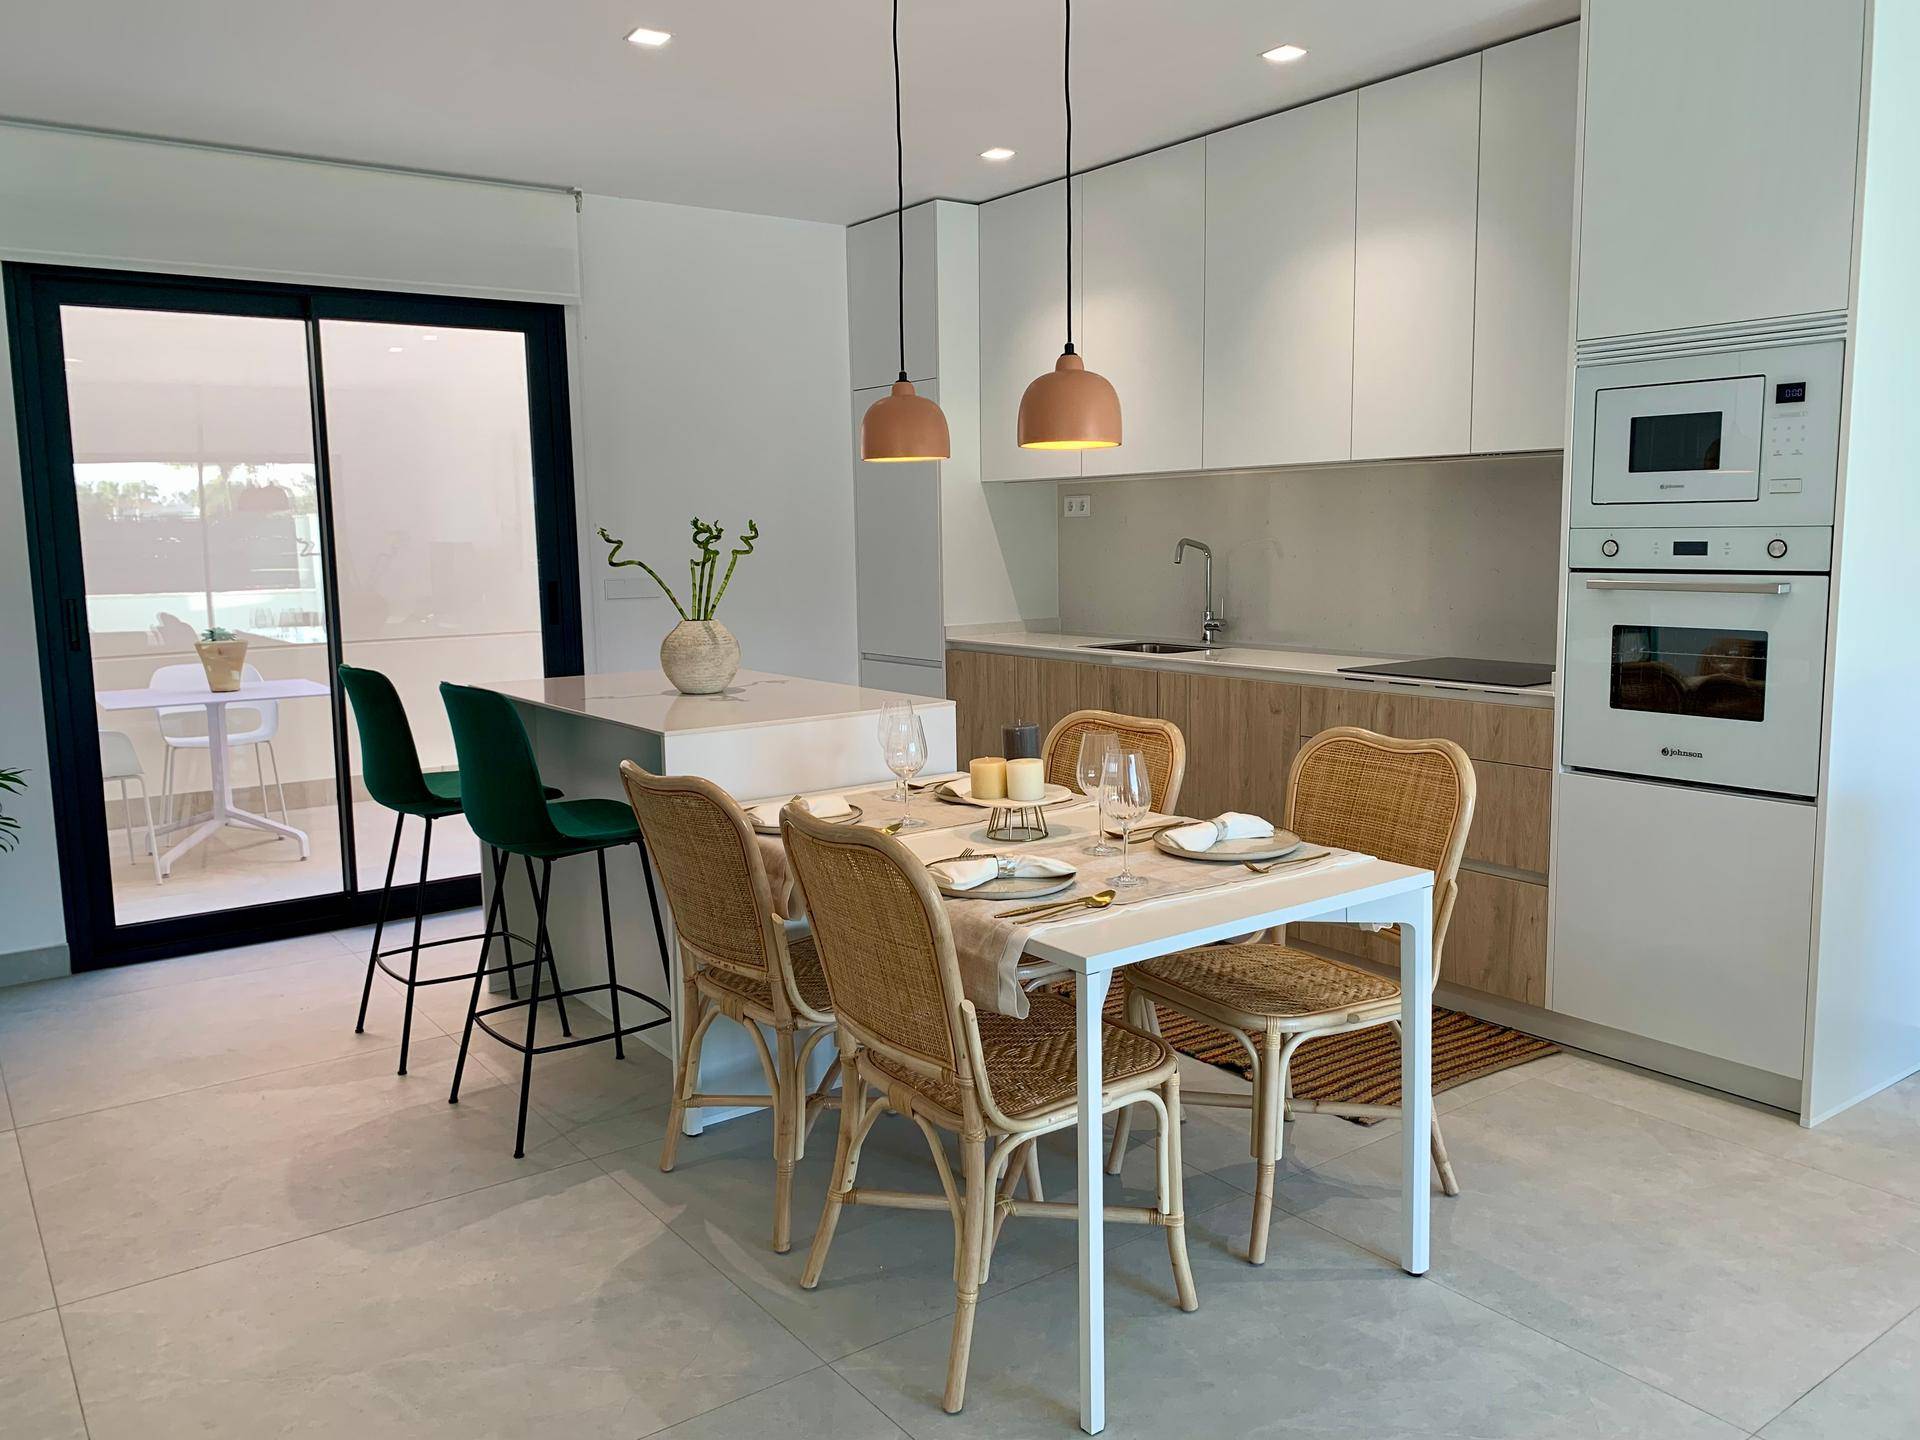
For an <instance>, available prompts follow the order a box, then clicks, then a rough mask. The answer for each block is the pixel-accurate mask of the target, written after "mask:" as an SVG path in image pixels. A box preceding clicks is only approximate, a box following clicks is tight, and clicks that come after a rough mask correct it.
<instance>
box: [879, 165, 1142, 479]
mask: <svg viewBox="0 0 1920 1440" xmlns="http://www.w3.org/2000/svg"><path fill="white" fill-rule="evenodd" d="M1073 184H1074V229H1075V230H1076V231H1077V232H1082V233H1084V226H1083V225H1082V224H1081V198H1082V195H1083V193H1084V184H1083V182H1082V181H1081V180H1080V179H1078V178H1076V179H1075V180H1074V182H1073ZM1066 203H1067V202H1066V191H1065V189H1064V188H1063V182H1061V181H1059V180H1055V181H1054V182H1053V183H1052V184H1050V185H1038V186H1035V187H1034V188H1033V189H1031V190H1022V191H1021V192H1020V193H1019V194H1018V195H1008V196H1006V197H1005V198H1004V199H1000V200H993V201H989V202H988V203H987V204H985V205H982V206H981V207H980V478H981V479H982V480H1057V479H1063V478H1071V477H1073V476H1076V475H1078V474H1079V473H1080V453H1081V452H1079V451H1075V450H1022V449H1021V448H1020V444H1019V440H1018V425H1019V419H1020V397H1021V396H1022V395H1023V394H1025V393H1026V389H1027V385H1028V384H1029V383H1030V382H1031V381H1032V380H1033V378H1034V377H1035V376H1037V375H1040V374H1042V373H1044V372H1046V371H1048V370H1051V369H1052V368H1053V362H1054V361H1056V360H1058V359H1059V358H1060V347H1061V346H1062V345H1063V344H1065V343H1066V338H1067V217H1066ZM1079 240H1080V235H1079V234H1076V235H1075V236H1074V241H1075V243H1074V268H1075V269H1076V270H1080V269H1083V268H1084V267H1083V266H1082V264H1081V247H1080V244H1079ZM1073 293H1074V301H1075V305H1074V322H1075V323H1074V331H1075V333H1076V334H1077V333H1078V332H1079V330H1080V324H1079V321H1080V318H1081V307H1080V304H1079V300H1080V277H1079V275H1077V274H1076V275H1075V277H1074V287H1073ZM1075 348H1076V349H1077V348H1078V346H1077V344H1076V347H1075ZM1095 368H1098V367H1095ZM888 378H889V379H891V378H892V377H891V376H889V377H888ZM1125 404H1126V399H1125V397H1124V396H1123V397H1121V405H1122V407H1123V409H1122V414H1123V415H1124V414H1125V410H1124V406H1125Z"/></svg>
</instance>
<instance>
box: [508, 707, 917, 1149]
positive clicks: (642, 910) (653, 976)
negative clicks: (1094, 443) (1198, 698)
mask: <svg viewBox="0 0 1920 1440" xmlns="http://www.w3.org/2000/svg"><path fill="white" fill-rule="evenodd" d="M481 688H482V689H486V690H492V691H495V692H496V693H498V694H501V695H505V696H506V697H507V698H508V699H510V700H512V701H513V702H514V706H515V708H516V709H517V710H518V711H519V712H520V718H521V721H522V722H523V723H524V724H525V725H526V728H527V735H528V738H529V739H530V740H531V741H532V742H533V753H534V757H535V758H536V760H538V762H539V765H540V774H541V778H543V779H544V780H545V781H546V783H547V784H549V785H556V786H558V787H560V789H562V790H564V791H565V792H566V794H567V795H568V796H569V797H571V798H576V799H577V798H582V797H588V796H599V797H603V798H607V799H616V800H619V801H620V802H621V803H623V804H624V803H625V802H626V792H625V790H624V789H623V788H622V786H621V783H620V762H621V761H622V760H632V761H633V762H634V763H635V764H637V765H640V766H642V767H643V768H645V769H647V770H651V771H653V772H654V773H655V774H664V775H699V776H701V777H703V778H705V779H707V780H711V781H712V782H713V783H714V784H716V785H718V786H720V787H721V788H722V789H724V790H726V791H727V792H728V793H729V794H731V795H733V796H735V797H737V798H739V799H741V800H745V801H750V800H758V799H763V798H765V797H768V796H779V795H793V794H797V793H799V792H801V791H815V790H832V789H842V788H845V787H849V786H854V785H871V784H874V783H877V782H881V781H884V780H886V779H888V778H889V777H888V774H887V770H886V767H885V765H884V764H883V763H882V761H881V757H880V745H879V740H878V738H877V733H876V726H877V722H878V718H879V715H880V713H881V711H882V710H884V709H885V708H886V706H887V704H888V702H889V701H894V700H900V699H911V700H912V701H913V703H914V708H915V710H916V712H917V713H918V714H919V715H920V717H921V720H922V723H923V724H924V725H925V727H926V732H927V752H928V753H927V766H926V770H927V773H929V774H936V773H939V772H941V771H946V770H951V769H953V768H954V704H953V702H952V701H951V700H933V699H928V698H926V697H925V696H901V695H896V694H894V693H893V692H891V691H887V690H872V689H867V688H865V687H862V686H858V685H840V684H835V683H832V682H830V681H823V680H808V679H802V678H800V677H798V676H792V675H772V674H764V673H762V672H759V671H754V670H742V671H741V672H740V673H739V674H738V675H736V676H735V677H734V680H733V683H732V684H731V685H729V686H728V687H727V688H726V689H725V690H724V691H722V692H721V693H720V694H718V695H682V694H680V693H679V691H677V690H675V689H674V687H673V685H672V683H671V682H670V681H669V680H668V679H667V677H666V676H665V675H664V674H662V673H661V672H660V671H658V670H643V671H636V672H632V673H628V674H611V675H564V676H552V677H547V678H543V679H534V680H508V681H494V682H489V683H487V684H485V685H483V686H482V687H481ZM508 873H509V876H510V879H509V883H508V887H507V905H508V908H509V912H510V914H512V915H513V916H514V917H515V918H516V920H517V922H518V923H516V925H515V926H514V929H515V931H516V933H518V934H522V935H531V934H532V933H533V926H532V917H533V904H532V898H531V896H530V895H529V894H528V892H527V886H526V877H525V874H524V873H521V872H516V871H514V870H512V869H510V870H509V872H508ZM483 878H487V881H488V884H489V887H490V885H491V881H490V877H483ZM608 879H609V881H610V882H611V884H610V891H611V899H612V906H613V924H614V945H615V954H616V961H617V965H618V969H619V979H620V983H622V984H623V985H629V986H632V987H633V988H634V989H636V990H641V991H644V992H646V993H647V994H651V995H657V996H659V997H660V998H661V999H662V1000H663V1001H665V1002H666V1003H667V1004H668V1006H669V1007H670V1008H671V1007H674V1006H675V1001H676V998H677V997H678V995H679V993H680V988H679V973H678V970H677V969H672V970H670V971H666V972H663V968H662V965H661V959H660V950H659V945H658V943H657V942H656V940H655V938H654V927H653V917H652V915H651V914H650V913H649V910H648V905H647V889H646V886H645V885H644V884H643V883H642V879H641V874H640V865H639V861H638V858H637V857H636V856H634V855H632V854H631V853H628V854H625V855H622V854H619V853H615V854H612V855H609V856H608ZM491 899H492V896H491V890H490V888H489V893H488V895H487V900H488V901H489V902H490V901H491ZM660 908H661V915H660V918H661V921H662V923H663V925H664V926H665V929H666V935H667V942H668V948H669V949H670V950H671V949H672V948H673V944H672V936H673V917H672V916H671V915H670V914H669V913H668V912H667V907H666V899H665V897H664V896H662V897H661V899H660ZM548 923H549V927H550V929H551V932H552V936H553V949H554V958H555V960H556V961H557V962H558V965H559V968H560V978H561V982H562V983H563V984H564V985H566V986H568V987H569V988H571V987H573V986H576V985H591V984H596V983H598V982H600V981H602V980H604V979H605V975H606V954H605V945H604V941H603V939H602V930H601V918H600V888H599V882H598V878H597V873H596V871H595V869H594V867H593V865H592V864H591V863H589V862H587V861H583V860H563V861H560V862H559V863H558V864H556V865H555V866H554V868H553V898H552V901H551V905H550V910H549V920H548ZM669 973H670V974H671V982H670V983H669V980H668V978H667V976H668V974H669ZM496 988H501V989H503V988H504V983H503V982H499V981H497V982H496ZM679 1024H680V1015H679V1012H678V1010H677V1008H676V1009H675V1013H674V1024H673V1026H672V1027H664V1026H663V1027H660V1028H658V1029H655V1030H651V1031H647V1032H645V1038H646V1039H647V1041H648V1043H650V1044H652V1045H653V1046H654V1047H655V1048H656V1049H659V1050H661V1051H662V1052H664V1053H666V1054H669V1055H671V1054H673V1053H675V1049H676V1047H677V1044H678V1035H679ZM828 1048H829V1047H822V1055H821V1057H820V1058H821V1062H822V1064H823V1065H824V1063H825V1062H826V1060H827V1058H828V1057H827V1055H826V1054H825V1051H826V1050H827V1049H828ZM700 1070H701V1077H702V1078H701V1081H700V1088H701V1089H702V1090H710V1091H714V1092H719V1093H727V1092H735V1093H743V1094H744V1093H754V1092H758V1091H761V1090H763V1089H764V1088H765V1079H764V1077H763V1075H762V1073H761V1070H760V1062H759V1059H758V1058H757V1056H756V1054H755V1052H754V1049H753V1042H752V1040H751V1038H750V1037H748V1036H747V1034H746V1033H745V1032H744V1031H742V1030H741V1029H740V1028H739V1027H738V1026H731V1025H721V1026H716V1027H715V1028H714V1029H713V1030H712V1031H711V1032H709V1034H708V1037H707V1041H706V1045H705V1049H704V1051H703V1053H702V1056H701V1064H700ZM534 1083H535V1085H536V1086H537V1085H538V1084H539V1077H538V1075H537V1074H536V1076H535V1081H534ZM662 1098H663V1099H664V1098H665V1097H664V1096H663V1097H662ZM738 1113H741V1112H739V1111H723V1110H707V1111H703V1112H695V1113H694V1114H691V1115H689V1117H688V1123H687V1127H686V1129H687V1133H688V1134H698V1133H699V1132H700V1129H701V1126H702V1122H703V1121H704V1122H705V1123H708V1124H711V1123H713V1122H715V1121H717V1120H721V1119H725V1118H727V1116H728V1115H729V1114H738Z"/></svg>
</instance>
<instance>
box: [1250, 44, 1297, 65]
mask: <svg viewBox="0 0 1920 1440" xmlns="http://www.w3.org/2000/svg"><path fill="white" fill-rule="evenodd" d="M1306 54H1307V51H1306V47H1305V46H1302V45H1276V46H1274V47H1273V49H1271V50H1262V51H1261V52H1260V58H1261V59H1262V60H1271V61H1272V62H1273V63H1274V64H1276V65H1291V64H1292V63H1293V62H1294V61H1295V60H1303V59H1305V58H1306Z"/></svg>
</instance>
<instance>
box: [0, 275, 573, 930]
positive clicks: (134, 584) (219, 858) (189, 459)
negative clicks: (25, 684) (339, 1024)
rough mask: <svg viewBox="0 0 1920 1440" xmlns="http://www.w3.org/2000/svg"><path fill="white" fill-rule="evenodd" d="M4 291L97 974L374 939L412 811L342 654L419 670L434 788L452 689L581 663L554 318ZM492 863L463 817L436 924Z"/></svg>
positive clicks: (409, 870) (435, 873)
mask: <svg viewBox="0 0 1920 1440" xmlns="http://www.w3.org/2000/svg"><path fill="white" fill-rule="evenodd" d="M6 281H7V299H8V318H9V327H8V328H9V332H10V334H11V336H12V340H13V350H14V369H15V377H16V388H17V390H18V392H19V400H20V416H21V432H22V434H21V439H22V453H23V458H24V459H25V462H26V464H25V470H26V479H27V491H28V500H29V513H30V517H31V519H32V521H33V523H34V526H35V539H36V543H35V546H34V556H35V580H36V587H37V592H38V595H39V599H40V612H41V613H40V619H41V637H42V651H43V658H44V660H45V662H46V663H45V673H46V677H47V682H48V687H49V688H48V716H49V721H50V731H51V733H52V737H53V739H54V746H53V750H54V768H55V774H54V776H53V777H52V778H53V781H54V784H55V791H56V810H57V813H58V816H59V823H60V843H61V858H62V874H63V881H64V883H65V886H66V890H67V896H66V900H67V918H68V928H69V941H70V945H71V947H72V949H73V953H74V956H75V963H76V965H78V966H83V967H88V966H93V965H100V964H112V963H118V962H119V961H122V960H126V959H136V958H142V957H144V956H149V955H159V954H167V953H175V952H177V951H179V950H182V949H188V948H196V947H199V946H204V945H208V944H218V943H231V942H237V941H240V940H245V939H253V938H266V937H269V936H271V935H275V934H282V933H289V932H292V931H297V930H301V929H313V928H320V927H323V926H326V925H333V924H341V923H347V922H349V921H352V920H356V919H360V918H364V917H365V916H366V915H367V914H368V913H369V908H370V904H371V900H372V892H374V891H377V889H378V887H379V886H380V883H381V881H382V879H383V877H384V875H385V872H386V868H387V863H388V858H389V853H390V847H391V843H392V835H393V816H392V815H391V814H390V813H388V812H385V811H382V810H381V809H380V808H379V807H378V806H376V805H374V804H373V803H372V802H371V800H370V799H369V798H368V797H367V795H366V792H365V789H364V786H363V785H362V784H361V782H360V780H359V776H360V774H361V763H360V754H359V741H358V736H357V733H356V731H355V729H354V727H353V726H352V724H351V723H350V717H349V715H348V713H347V711H346V709H345V705H344V701H343V698H342V696H341V695H340V694H339V687H338V684H337V681H336V679H335V675H336V671H337V667H338V665H339V664H340V663H341V662H342V661H345V662H346V663H350V664H354V665H361V666H366V667H368V668H372V669H377V670H381V671H383V672H385V673H386V674H388V675H389V676H391V677H392V678H393V680H394V682H395V684H396V685H397V686H398V688H399V690H400V693H401V697H402V700H403V702H404V703H405V705H406V708H407V710H408V713H409V716H410V718H411V720H412V722H413V726H414V730H415V736H416V741H417V744H418V748H419V751H420V756H421V760H422V763H423V764H424V765H425V766H426V768H428V769H439V768H450V767H451V766H452V764H453V755H452V746H451V742H450V739H449V737H448V734H447V730H446V723H445V719H444V715H443V712H442V709H441V706H440V701H439V695H438V685H439V682H440V681H442V680H482V679H489V678H504V677H509V676H525V675H533V674H540V673H543V672H544V673H564V672H569V671H577V670H578V669H579V668H580V664H579V649H580V645H579V623H578V608H577V599H576V597H577V594H578V587H577V576H576V573H575V559H574V556H575V551H574V547H573V541H572V535H573V528H574V527H573V520H572V488H571V466H570V463H569V456H568V450H567V445H566V439H565V437H566V426H565V414H566V409H565V388H564V386H565V380H564V366H563V359H562V356H563V349H562V340H561V334H562V332H561V326H560V318H559V313H558V311H557V310H554V309H553V308H551V307H541V306H522V305H513V304H504V303H493V302H478V301H454V300H447V299H443V298H438V297H412V296H399V295H386V294H379V295H374V294H360V293H353V292H340V291H322V290H313V291H303V290H296V289H291V288H287V287H280V286H239V285H231V284H213V283H205V282H198V281H177V280H163V279H159V278H156V277H138V276H124V275H108V274H100V273H94V272H76V271H70V270H68V271H55V270H48V269H41V268H37V267H16V266H8V267H7V274H6ZM216 644H218V645H219V646H221V647H222V648H221V649H215V648H214V646H215V645H216ZM240 646H244V654H243V655H236V654H234V653H233V652H234V651H236V650H237V649H238V648H239V647H240ZM203 659H205V660H206V662H207V663H204V664H203ZM228 661H231V662H232V663H233V664H234V666H235V667H236V669H237V675H238V679H239V682H240V689H239V690H238V691H236V692H231V694H232V696H233V698H231V699H226V700H223V699H222V698H221V695H220V692H219V691H217V690H214V689H210V688H209V686H210V679H211V676H210V671H209V668H208V667H209V665H211V666H212V667H213V668H214V669H216V670H217V669H218V667H219V666H220V665H221V664H223V663H227V662H228ZM419 847H420V827H419V826H418V824H417V823H416V824H415V825H413V826H410V827H409V828H408V830H407V832H406V836H405V839H404V841H403V844H402V849H401V852H400V856H399V865H398V868H397V872H396V879H397V880H399V881H401V882H402V883H403V886H404V885H408V884H411V883H412V882H415V881H417V880H418V879H419V877H420V875H421V873H422V867H421V860H422V856H421V852H420V848H419ZM478 858H479V857H478V852H477V846H476V844H475V842H474V840H473V837H472V835H471V833H470V832H467V831H466V830H465V829H464V827H463V826H461V825H460V824H459V822H458V821H457V820H455V821H453V822H443V823H441V824H440V825H437V826H436V827H435V834H434V844H433V851H432V854H431V856H430V857H427V860H428V863H427V865H426V867H425V872H424V873H425V876H426V884H427V898H428V901H429V903H430V904H432V905H434V906H445V905H451V904H459V903H464V902H467V901H470V900H471V899H472V898H473V897H474V896H476V895H477V894H478V885H477V879H476V878H475V877H476V874H477V868H478ZM400 900H401V903H408V904H410V903H411V894H410V893H408V892H406V891H404V890H403V893H402V895H401V897H400Z"/></svg>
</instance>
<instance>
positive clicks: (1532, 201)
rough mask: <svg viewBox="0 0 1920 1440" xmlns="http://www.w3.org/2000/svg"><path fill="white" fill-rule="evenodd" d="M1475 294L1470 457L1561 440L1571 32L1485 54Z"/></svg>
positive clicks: (1575, 29)
mask: <svg viewBox="0 0 1920 1440" xmlns="http://www.w3.org/2000/svg"><path fill="white" fill-rule="evenodd" d="M1480 62H1481V70H1480V219H1479V234H1478V241H1477V245H1478V256H1479V258H1478V261H1477V263H1476V265H1475V280H1474V291H1473V307H1474V309H1473V449H1474V450H1476V451H1478V452H1481V453H1494V452H1498V451H1504V450H1559V449H1562V448H1564V446H1565V444H1566V435H1565V431H1566V411H1567V338H1568V337H1567V322H1568V316H1569V310H1570V305H1571V299H1572V292H1571V286H1572V275H1573V161H1574V154H1575V151H1576V149H1577V147H1578V144H1579V140H1578V135H1577V133H1576V132H1577V124H1578V122H1577V118H1576V115H1577V108H1578V107H1577V105H1576V98H1577V93H1578V88H1579V83H1580V27H1579V26H1578V25H1562V26H1560V27H1559V28H1558V29H1555V30H1543V31H1541V32H1540V33H1539V34H1538V35H1529V36H1528V37H1527V38H1526V39H1524V40H1516V41H1514V42H1513V43H1512V44H1510V45H1501V46H1498V47H1496V48H1495V49H1492V50H1488V51H1485V52H1484V53H1483V54H1482V55H1481V57H1480Z"/></svg>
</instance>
